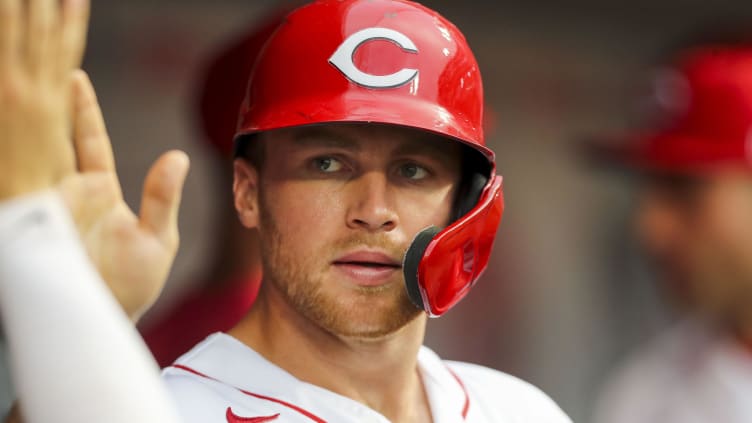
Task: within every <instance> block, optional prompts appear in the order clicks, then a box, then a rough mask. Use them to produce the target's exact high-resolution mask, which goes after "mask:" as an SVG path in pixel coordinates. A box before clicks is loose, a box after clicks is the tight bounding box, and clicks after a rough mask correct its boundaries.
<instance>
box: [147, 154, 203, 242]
mask: <svg viewBox="0 0 752 423" xmlns="http://www.w3.org/2000/svg"><path fill="white" fill-rule="evenodd" d="M189 165H190V162H189V159H188V155H186V154H185V153H184V152H182V151H179V150H172V151H169V152H167V153H165V154H163V155H162V156H161V157H160V158H159V159H157V161H156V162H155V163H154V164H153V165H152V167H151V169H149V173H148V174H147V175H146V181H145V182H144V191H143V195H142V198H141V213H140V216H139V221H140V226H141V228H142V229H144V230H146V231H148V232H150V233H152V234H154V235H155V236H156V237H157V238H158V239H159V241H160V242H161V243H162V244H163V245H165V246H166V247H168V248H169V249H175V248H177V244H178V208H179V207H180V198H181V193H182V190H183V184H184V182H185V178H186V175H187V174H188V168H189Z"/></svg>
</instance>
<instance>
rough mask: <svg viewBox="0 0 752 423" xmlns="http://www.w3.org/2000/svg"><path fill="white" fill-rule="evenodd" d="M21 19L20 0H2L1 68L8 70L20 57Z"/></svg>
mask: <svg viewBox="0 0 752 423" xmlns="http://www.w3.org/2000/svg"><path fill="white" fill-rule="evenodd" d="M20 21H21V1H20V0H0V69H2V70H3V71H5V70H7V69H8V67H9V66H12V65H13V63H14V62H15V61H16V60H17V58H18V50H19V47H18V43H19V31H20V29H19V28H20V27H21V24H20Z"/></svg>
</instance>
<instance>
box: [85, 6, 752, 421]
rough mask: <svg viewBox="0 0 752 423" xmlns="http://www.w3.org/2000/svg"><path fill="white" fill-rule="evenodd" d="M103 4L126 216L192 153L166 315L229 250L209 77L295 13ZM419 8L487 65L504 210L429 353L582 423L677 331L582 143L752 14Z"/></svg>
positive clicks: (101, 70)
mask: <svg viewBox="0 0 752 423" xmlns="http://www.w3.org/2000/svg"><path fill="white" fill-rule="evenodd" d="M93 3H94V4H93V15H92V23H91V30H90V37H89V47H88V53H87V56H86V63H85V68H86V69H87V70H88V71H89V73H90V74H91V76H92V79H93V81H94V84H95V86H96V87H97V89H98V93H99V97H100V101H101V103H102V107H103V109H104V113H105V117H106V119H107V122H108V125H109V129H110V133H111V135H112V139H113V143H114V149H115V154H116V158H117V163H118V170H119V174H120V176H121V178H122V182H123V185H124V190H125V195H126V198H127V200H128V202H129V203H130V204H131V205H133V206H134V207H136V208H137V207H138V202H139V199H140V191H141V184H142V181H143V176H144V175H145V173H146V170H147V169H148V166H149V165H150V164H151V162H152V161H153V160H154V159H155V158H156V157H157V156H158V155H159V154H160V153H161V152H162V151H164V150H166V149H170V148H180V149H183V150H185V151H187V152H188V153H189V154H190V155H191V157H192V160H193V166H192V170H191V174H190V175H189V178H188V183H187V185H186V192H185V194H184V197H183V201H184V204H183V207H182V212H181V216H180V227H181V231H182V246H181V250H180V253H179V255H178V258H177V261H176V265H175V268H174V270H173V272H172V275H171V282H170V283H169V284H168V286H167V288H166V292H165V295H164V297H163V300H162V302H161V303H160V304H159V305H158V306H157V308H156V309H155V310H154V311H153V315H158V313H159V311H160V309H163V308H164V307H166V306H168V305H169V304H170V302H171V301H175V298H177V297H178V296H179V295H180V293H181V292H185V290H186V289H187V288H188V286H186V285H188V284H187V283H181V282H182V281H190V280H191V275H192V274H195V273H196V272H198V271H199V269H202V268H203V266H206V258H207V257H208V256H209V253H210V252H211V251H214V250H216V249H218V248H222V246H221V245H216V244H215V243H213V239H214V237H213V236H212V232H213V228H214V227H215V225H214V224H213V223H212V222H213V221H214V219H215V218H217V216H216V213H215V212H214V209H213V205H214V203H216V202H218V201H226V194H225V195H223V193H221V192H218V191H217V188H216V183H214V182H213V181H214V180H215V179H216V176H215V175H216V174H217V172H219V171H220V169H219V164H218V163H217V161H216V160H214V161H212V160H205V158H206V156H207V155H208V154H209V153H207V149H209V147H208V146H206V145H205V143H203V142H202V141H201V139H202V134H201V132H200V130H199V129H198V119H197V117H196V112H195V97H196V87H195V86H196V84H197V83H198V80H199V78H200V75H201V71H202V64H203V61H204V60H205V59H206V57H207V56H209V55H211V54H212V52H213V51H214V49H215V48H217V46H219V45H220V44H222V43H223V42H225V41H227V40H229V39H230V38H232V37H233V36H234V35H236V34H237V33H239V32H240V31H242V30H243V29H244V28H247V27H248V26H250V25H252V24H253V23H254V22H255V20H257V19H260V18H263V17H264V16H265V14H266V13H268V12H269V11H270V10H272V9H273V8H276V7H279V6H280V4H282V3H284V2H282V1H261V0H258V1H252V0H245V1H239V0H215V1H211V2H209V1H197V0H169V1H166V0H148V1H147V0H130V1H127V2H126V1H113V0H94V1H93ZM423 3H424V4H426V5H427V6H429V7H432V8H434V9H436V10H438V11H439V12H441V13H442V14H444V15H445V16H446V17H448V18H449V19H450V20H452V21H453V22H454V23H456V24H457V25H458V26H459V27H460V29H462V30H463V32H464V33H465V34H466V36H467V38H468V40H469V42H470V45H471V47H472V48H473V50H474V51H475V54H476V56H477V58H478V60H479V62H480V65H481V71H482V73H483V76H484V83H485V86H486V98H487V104H488V109H489V110H488V119H487V120H488V127H489V129H490V132H489V137H488V143H489V144H490V146H491V147H492V148H493V149H494V150H495V151H496V152H497V155H498V167H499V170H500V172H501V173H502V174H503V175H504V177H505V194H506V201H507V208H506V213H505V216H504V220H503V222H502V225H501V229H500V231H499V236H498V241H497V244H496V247H495V251H494V258H493V260H492V263H491V265H490V268H489V269H488V270H487V272H486V274H485V275H484V277H483V278H482V280H481V281H480V282H479V284H478V285H477V286H476V288H475V289H474V292H473V293H472V294H471V295H470V296H469V297H468V298H467V299H466V300H464V302H463V303H461V304H460V305H459V306H458V307H457V308H456V310H453V311H452V312H450V313H449V314H448V315H446V316H445V317H442V318H441V319H438V320H435V321H432V322H430V325H429V335H428V340H427V344H428V345H429V346H431V347H433V348H434V349H435V350H437V352H439V354H441V355H442V356H443V357H445V358H450V359H458V360H468V361H475V362H478V363H481V364H485V365H489V366H492V367H495V368H498V369H500V370H503V371H505V372H508V373H511V374H514V375H516V376H519V377H521V378H523V379H526V380H529V381H531V382H532V383H534V384H536V385H538V386H539V387H541V388H542V389H543V390H544V391H546V392H547V393H548V394H549V395H551V396H552V397H553V398H554V399H555V400H556V401H557V402H558V403H559V404H560V405H561V406H562V407H563V408H564V410H565V411H566V412H567V413H569V414H570V415H571V416H572V418H573V420H575V421H586V420H587V418H588V416H589V413H590V411H589V410H590V407H591V405H592V401H593V398H594V395H595V393H596V392H598V389H599V386H600V383H601V381H602V379H603V377H604V375H605V374H606V372H607V371H608V370H609V369H610V368H612V366H613V365H614V364H615V363H616V362H617V361H618V359H619V358H621V357H623V356H624V354H625V353H627V352H628V351H629V350H630V349H631V348H632V347H633V346H634V345H635V343H637V342H641V341H644V340H646V339H648V338H649V337H650V336H651V335H652V334H654V333H655V332H656V331H657V329H659V328H660V327H661V325H663V324H665V323H666V322H667V321H668V320H670V318H671V317H670V314H669V313H666V312H664V311H663V306H662V304H661V302H660V292H659V289H656V288H655V287H654V285H653V280H652V278H651V275H650V272H649V269H647V268H646V266H645V264H644V263H643V260H641V258H640V255H639V251H638V249H637V248H636V245H635V242H634V240H633V238H632V235H631V231H630V225H631V222H630V218H629V214H630V209H631V207H632V193H631V189H630V183H629V179H628V178H627V177H626V176H624V175H621V174H619V173H618V172H603V171H601V170H596V169H593V168H591V167H589V166H587V165H585V164H584V161H583V160H582V157H581V156H580V148H579V146H580V143H581V141H582V140H583V139H584V138H586V137H588V136H592V135H594V134H595V135H597V134H611V133H614V134H616V133H619V132H621V131H624V130H626V129H627V128H629V127H631V126H632V125H633V124H635V122H636V121H638V120H639V119H640V107H639V106H640V101H641V100H640V99H641V95H642V93H643V91H645V87H646V84H647V83H648V81H649V78H650V76H651V74H652V72H653V71H654V69H653V67H652V64H654V63H655V62H656V61H657V59H658V58H660V57H661V55H662V53H663V52H665V51H666V50H667V49H668V48H670V47H671V46H672V45H675V44H676V43H678V42H681V40H682V39H684V38H686V36H687V35H691V34H693V33H696V32H697V31H702V30H703V29H704V28H718V27H721V28H723V27H724V26H727V25H739V23H740V22H741V23H744V22H745V19H746V20H747V21H748V22H749V24H750V27H752V2H749V1H745V0H723V1H714V2H709V1H707V0H663V1H654V0H653V1H649V0H632V1H626V2H610V3H609V2H603V1H596V0H576V1H569V2H554V1H522V0H517V1H503V2H502V1H499V2H490V1H487V2H486V1H483V2H482V1H473V0H465V1H456V0H454V1H449V0H443V1H439V0H434V1H426V2H423ZM226 189H227V190H229V189H230V187H229V186H228V187H226ZM148 318H149V317H148V316H147V319H148Z"/></svg>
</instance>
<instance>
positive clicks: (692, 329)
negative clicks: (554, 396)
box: [593, 39, 752, 423]
mask: <svg viewBox="0 0 752 423" xmlns="http://www.w3.org/2000/svg"><path fill="white" fill-rule="evenodd" d="M750 41H752V39H750ZM657 75H658V76H657V78H656V85H655V93H654V94H655V100H656V104H657V105H658V106H659V107H660V109H659V113H658V115H657V121H658V124H657V125H654V126H652V127H651V128H649V129H645V130H644V131H641V132H639V133H637V134H635V135H633V136H630V137H627V138H629V140H630V141H629V142H627V143H624V144H621V145H619V146H617V147H613V146H610V147H608V148H607V149H606V151H607V152H608V153H609V154H611V156H610V157H609V158H610V159H613V160H617V161H618V162H620V163H621V164H622V165H626V166H627V167H628V168H631V169H633V170H635V171H636V172H635V173H636V174H637V175H638V177H639V178H640V181H639V182H640V184H639V189H640V194H639V200H638V202H637V205H636V207H637V208H636V210H635V227H636V232H637V234H638V236H639V239H640V241H641V243H642V245H643V247H644V251H645V252H646V253H647V255H648V257H649V258H650V259H651V260H652V263H653V264H654V265H655V268H656V270H657V271H658V273H659V276H660V279H661V281H662V282H663V285H662V288H664V290H665V292H666V293H667V297H668V298H669V299H670V301H671V302H672V303H673V305H675V306H676V308H677V309H678V310H679V311H680V313H681V315H682V316H683V318H681V319H680V321H679V322H678V323H677V324H675V326H674V327H672V328H671V329H669V330H668V331H667V332H666V333H663V334H661V335H660V336H658V338H657V339H655V340H654V341H653V342H652V343H651V344H649V345H647V346H645V347H644V348H643V349H642V350H640V351H639V352H638V353H637V354H636V355H635V356H634V357H633V358H632V359H631V360H629V361H628V362H627V363H626V364H625V365H624V366H622V367H621V368H620V369H619V370H618V371H617V372H616V373H615V375H614V376H613V377H612V378H611V379H610V380H609V382H608V384H607V387H606V389H605V391H604V392H603V394H602V397H601V398H600V400H599V401H598V404H597V406H596V409H595V413H594V419H593V420H594V422H595V423H634V422H640V423H710V422H714V423H719V422H723V423H742V422H752V400H750V399H752V42H741V43H739V42H734V43H729V42H724V43H717V42H716V43H704V44H698V45H695V46H693V47H691V48H685V49H682V50H681V51H680V52H679V53H678V54H676V55H675V56H674V59H673V61H672V62H671V65H670V66H668V67H666V68H664V69H662V70H661V71H660V72H658V74H657ZM612 147H613V148H612Z"/></svg>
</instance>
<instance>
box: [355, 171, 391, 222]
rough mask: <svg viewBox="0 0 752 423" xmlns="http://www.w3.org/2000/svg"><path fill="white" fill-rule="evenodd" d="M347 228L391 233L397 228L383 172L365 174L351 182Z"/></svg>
mask: <svg viewBox="0 0 752 423" xmlns="http://www.w3.org/2000/svg"><path fill="white" fill-rule="evenodd" d="M349 192H350V195H351V200H350V204H349V206H348V209H347V226H348V227H350V228H352V229H365V230H368V231H391V230H393V229H394V228H395V227H397V223H398V216H397V213H396V210H395V204H394V203H393V202H394V199H393V198H392V197H393V195H392V191H391V190H390V187H389V180H388V177H387V175H386V174H385V173H384V172H376V171H374V172H367V173H364V174H363V175H361V176H359V177H358V178H356V179H355V180H353V181H352V182H351V186H350V187H349Z"/></svg>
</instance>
